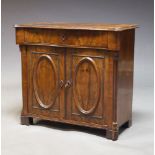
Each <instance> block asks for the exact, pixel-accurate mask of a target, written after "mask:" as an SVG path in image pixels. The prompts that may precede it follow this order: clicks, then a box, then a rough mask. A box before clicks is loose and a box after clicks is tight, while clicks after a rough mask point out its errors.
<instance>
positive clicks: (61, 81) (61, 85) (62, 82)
mask: <svg viewBox="0 0 155 155" xmlns="http://www.w3.org/2000/svg"><path fill="white" fill-rule="evenodd" d="M59 85H60V88H62V87H63V85H64V81H63V80H60V82H59Z"/></svg>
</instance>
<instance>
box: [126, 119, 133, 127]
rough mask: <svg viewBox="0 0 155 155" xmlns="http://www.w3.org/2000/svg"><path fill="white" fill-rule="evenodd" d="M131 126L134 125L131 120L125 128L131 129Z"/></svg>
mask: <svg viewBox="0 0 155 155" xmlns="http://www.w3.org/2000/svg"><path fill="white" fill-rule="evenodd" d="M131 125H132V120H129V121H128V122H126V124H125V127H126V128H130V127H131Z"/></svg>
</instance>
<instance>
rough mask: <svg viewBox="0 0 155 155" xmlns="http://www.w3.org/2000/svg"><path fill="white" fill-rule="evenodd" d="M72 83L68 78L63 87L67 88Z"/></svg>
mask: <svg viewBox="0 0 155 155" xmlns="http://www.w3.org/2000/svg"><path fill="white" fill-rule="evenodd" d="M71 85H72V83H71V81H70V80H68V81H67V82H66V84H65V88H69V87H70V86H71Z"/></svg>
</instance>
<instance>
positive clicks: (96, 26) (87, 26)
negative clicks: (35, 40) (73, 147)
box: [15, 23, 138, 31]
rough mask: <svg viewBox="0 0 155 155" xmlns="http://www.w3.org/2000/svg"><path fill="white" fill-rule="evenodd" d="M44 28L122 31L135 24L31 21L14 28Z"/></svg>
mask: <svg viewBox="0 0 155 155" xmlns="http://www.w3.org/2000/svg"><path fill="white" fill-rule="evenodd" d="M16 27H17V28H18V27H21V28H46V29H71V30H101V31H102V30H103V31H123V30H128V29H135V28H137V27H138V25H136V24H104V23H31V24H19V25H18V24H17V25H15V28H16Z"/></svg>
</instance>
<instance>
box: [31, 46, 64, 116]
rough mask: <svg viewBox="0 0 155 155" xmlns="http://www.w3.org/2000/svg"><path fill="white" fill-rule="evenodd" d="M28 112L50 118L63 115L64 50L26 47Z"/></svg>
mask: <svg viewBox="0 0 155 155" xmlns="http://www.w3.org/2000/svg"><path fill="white" fill-rule="evenodd" d="M28 69H29V90H28V92H29V103H28V106H29V107H28V108H29V112H30V113H32V114H34V115H37V116H39V117H41V116H43V117H48V118H51V119H54V118H62V117H63V115H64V88H63V85H64V51H63V49H61V50H60V49H57V48H51V47H37V46H36V47H33V46H32V47H28Z"/></svg>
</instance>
